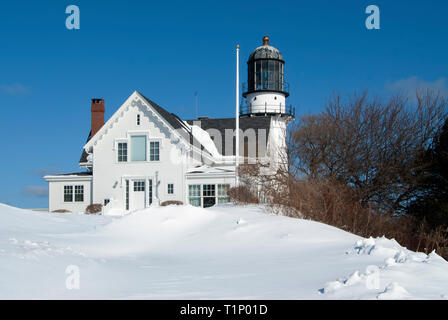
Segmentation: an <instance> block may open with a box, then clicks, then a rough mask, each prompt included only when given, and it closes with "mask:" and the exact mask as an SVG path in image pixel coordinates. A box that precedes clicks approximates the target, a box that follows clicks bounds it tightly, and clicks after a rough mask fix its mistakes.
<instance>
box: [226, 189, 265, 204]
mask: <svg viewBox="0 0 448 320" xmlns="http://www.w3.org/2000/svg"><path fill="white" fill-rule="evenodd" d="M228 195H229V198H230V201H232V202H235V203H240V204H250V203H259V200H258V197H257V194H256V193H255V191H253V190H251V189H250V188H249V187H248V186H246V185H240V186H238V187H233V188H230V189H229V191H228Z"/></svg>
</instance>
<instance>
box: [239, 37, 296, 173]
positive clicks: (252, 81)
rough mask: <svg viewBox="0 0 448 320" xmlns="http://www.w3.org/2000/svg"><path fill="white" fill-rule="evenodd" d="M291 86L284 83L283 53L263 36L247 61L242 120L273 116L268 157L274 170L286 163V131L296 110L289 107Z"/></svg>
mask: <svg viewBox="0 0 448 320" xmlns="http://www.w3.org/2000/svg"><path fill="white" fill-rule="evenodd" d="M288 96H289V85H288V83H286V82H285V61H284V60H283V56H282V54H281V53H280V51H279V50H278V49H277V48H275V47H273V46H271V45H270V44H269V37H267V36H264V37H263V45H262V46H260V47H258V48H256V49H255V50H254V51H253V52H252V54H251V55H250V56H249V59H248V61H247V83H246V84H243V97H244V98H245V100H246V101H243V103H242V105H241V108H240V117H257V116H263V117H266V116H269V117H271V125H270V132H269V140H268V152H269V154H268V155H267V156H268V157H269V158H270V162H271V167H272V165H276V167H275V168H279V167H278V165H279V164H282V163H283V164H286V161H287V159H286V128H287V125H288V122H289V121H290V120H292V119H294V113H295V110H294V108H293V107H292V106H291V105H287V104H286V98H287V97H288Z"/></svg>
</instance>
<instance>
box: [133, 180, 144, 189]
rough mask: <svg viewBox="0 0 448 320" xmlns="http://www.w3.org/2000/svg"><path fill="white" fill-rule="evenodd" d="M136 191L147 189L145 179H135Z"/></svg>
mask: <svg viewBox="0 0 448 320" xmlns="http://www.w3.org/2000/svg"><path fill="white" fill-rule="evenodd" d="M134 191H145V181H134Z"/></svg>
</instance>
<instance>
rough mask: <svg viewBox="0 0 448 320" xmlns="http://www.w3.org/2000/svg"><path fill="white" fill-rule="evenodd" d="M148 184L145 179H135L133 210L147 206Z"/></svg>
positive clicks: (133, 185)
mask: <svg viewBox="0 0 448 320" xmlns="http://www.w3.org/2000/svg"><path fill="white" fill-rule="evenodd" d="M145 194H146V185H145V180H134V181H133V183H132V198H131V199H132V205H131V210H138V209H144V208H145Z"/></svg>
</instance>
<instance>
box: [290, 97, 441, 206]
mask: <svg viewBox="0 0 448 320" xmlns="http://www.w3.org/2000/svg"><path fill="white" fill-rule="evenodd" d="M416 95H417V104H416V105H411V104H410V103H409V101H408V99H406V98H405V97H404V96H393V97H392V98H390V99H389V100H388V101H387V102H386V103H383V102H382V101H381V100H379V99H377V98H372V99H369V97H368V95H367V92H364V93H363V94H361V95H357V94H354V95H353V96H351V97H348V98H347V99H342V97H341V96H340V95H337V96H334V97H333V98H332V99H330V101H329V103H328V105H327V106H326V108H325V110H324V111H323V112H321V113H320V114H318V115H311V116H305V117H302V118H300V120H299V121H298V123H297V125H296V127H295V128H294V129H293V130H292V132H291V139H290V140H289V149H290V155H291V159H290V171H291V172H292V173H293V174H294V175H295V176H296V177H298V178H303V177H306V178H311V179H332V180H335V181H339V182H342V183H344V184H345V185H347V186H349V187H351V188H352V189H353V190H354V191H355V192H356V193H357V194H358V195H359V199H360V201H361V203H363V204H366V205H367V204H371V203H374V204H376V205H378V206H379V207H380V208H382V210H383V211H384V212H385V213H391V212H399V211H400V210H401V209H403V208H404V206H405V204H406V203H407V202H408V201H409V200H410V199H411V198H412V197H413V196H414V191H415V186H416V185H417V183H418V180H419V179H421V178H422V177H421V174H420V173H421V172H422V168H420V167H419V166H421V162H419V161H417V160H418V158H419V156H420V155H421V154H422V152H424V150H425V149H426V147H427V146H428V145H429V144H430V143H431V140H432V139H433V137H435V136H436V134H437V132H438V131H439V130H440V128H441V127H442V125H443V123H444V121H445V119H446V115H447V114H446V106H447V100H446V98H443V97H441V96H440V95H439V94H438V93H435V92H433V91H430V90H426V91H418V92H416Z"/></svg>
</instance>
